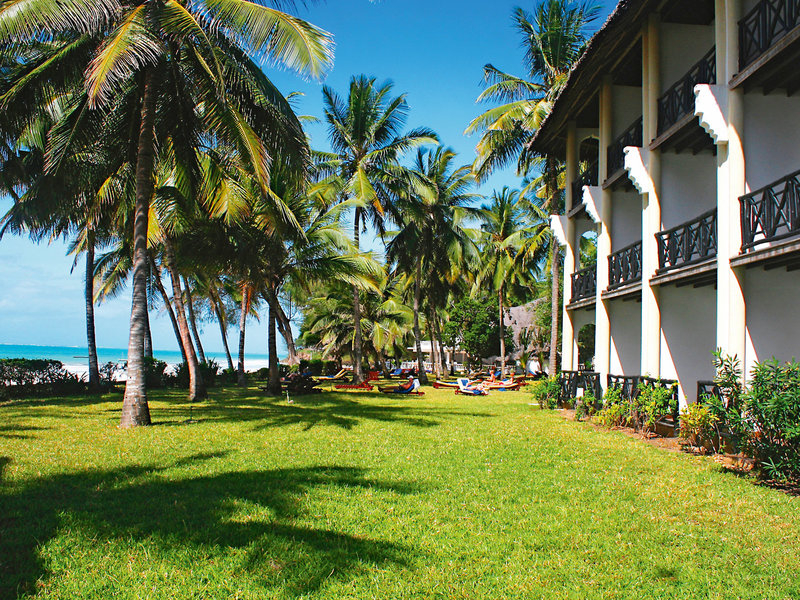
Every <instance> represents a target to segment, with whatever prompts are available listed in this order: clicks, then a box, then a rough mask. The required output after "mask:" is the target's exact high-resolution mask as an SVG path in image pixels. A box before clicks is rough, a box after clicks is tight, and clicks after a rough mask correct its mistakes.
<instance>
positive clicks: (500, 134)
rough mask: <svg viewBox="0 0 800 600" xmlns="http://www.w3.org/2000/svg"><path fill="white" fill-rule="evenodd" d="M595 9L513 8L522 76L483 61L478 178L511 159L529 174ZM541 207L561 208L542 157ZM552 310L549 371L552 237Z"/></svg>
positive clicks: (587, 5)
mask: <svg viewBox="0 0 800 600" xmlns="http://www.w3.org/2000/svg"><path fill="white" fill-rule="evenodd" d="M598 13H599V7H598V6H597V5H596V4H595V3H593V2H576V1H574V0H539V2H538V4H537V5H536V7H535V9H534V11H533V13H528V12H526V11H524V10H523V9H521V8H516V9H514V12H513V13H512V19H513V22H514V27H515V29H516V30H517V32H518V34H519V35H520V37H521V38H522V43H523V47H524V49H525V56H524V67H525V70H526V73H525V76H524V77H517V76H514V75H511V74H509V73H506V72H503V71H501V70H500V69H498V68H496V67H494V66H493V65H491V64H487V65H486V66H485V67H484V80H485V82H486V84H487V88H486V89H485V90H484V92H483V93H482V94H481V95H480V96H479V97H478V101H480V102H487V101H488V102H493V103H499V105H497V106H494V107H493V108H490V109H489V110H487V111H486V112H484V113H483V114H481V115H480V116H478V117H477V118H476V119H474V120H473V121H472V123H470V125H469V127H468V128H467V130H466V133H468V134H471V133H475V132H480V133H481V139H480V141H479V142H478V145H477V148H476V151H477V155H478V156H477V158H476V160H475V164H474V170H475V173H476V175H477V176H478V179H479V180H481V181H483V180H485V178H486V177H487V176H488V175H489V174H490V173H492V172H493V171H495V170H496V169H499V168H502V167H504V166H506V165H508V164H509V163H511V162H513V161H516V168H517V174H518V175H520V176H526V175H528V174H529V173H530V172H531V170H532V169H533V168H534V167H535V162H536V157H535V156H534V153H533V152H532V151H531V148H530V141H531V139H532V138H533V136H534V134H535V133H536V131H537V130H538V129H539V127H540V126H541V124H542V122H543V121H544V119H545V118H546V117H547V115H548V114H549V113H550V110H551V107H552V104H553V101H554V100H555V98H556V96H557V95H558V93H559V92H560V90H561V89H562V88H563V86H564V84H565V83H566V80H567V77H568V76H569V71H570V69H571V68H572V65H573V64H575V62H576V61H577V60H578V58H579V57H580V56H581V54H582V53H583V51H584V49H585V47H586V41H587V26H588V25H589V24H591V23H592V22H593V21H594V19H595V18H596V17H597V15H598ZM545 162H546V164H545V165H544V168H543V171H544V175H545V178H546V186H545V187H546V200H547V202H546V207H545V208H546V210H547V212H548V213H549V214H556V213H557V212H558V211H559V210H560V206H559V202H558V194H557V189H558V188H557V185H556V180H557V171H558V163H557V161H556V160H555V159H553V158H549V157H548V158H546V161H545ZM550 251H551V254H552V258H551V275H552V281H553V283H552V288H551V312H552V322H553V327H552V331H551V340H550V361H549V363H550V373H554V372H555V369H556V362H557V348H556V346H557V344H556V339H557V337H558V313H559V300H558V292H559V290H558V281H559V277H558V268H559V248H558V244H557V242H556V241H555V240H554V239H553V240H552V242H551V250H550Z"/></svg>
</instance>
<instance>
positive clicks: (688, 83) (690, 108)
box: [658, 48, 717, 135]
mask: <svg viewBox="0 0 800 600" xmlns="http://www.w3.org/2000/svg"><path fill="white" fill-rule="evenodd" d="M716 82H717V59H716V48H711V50H709V51H708V53H707V54H706V55H705V56H704V57H703V58H702V59H700V60H699V61H698V62H697V63H696V64H695V65H694V66H693V67H692V68H691V69H689V72H688V73H687V74H686V75H684V77H683V78H682V79H681V80H680V81H678V82H677V83H675V85H673V86H672V87H671V88H669V90H667V92H666V93H665V94H664V95H663V96H661V98H659V99H658V134H659V135H661V134H662V133H664V132H665V131H666V130H667V129H669V128H670V127H672V126H673V125H675V123H677V122H678V121H680V120H681V118H683V117H685V116H686V115H688V114H691V113H693V112H694V86H696V85H697V84H699V83H712V84H713V83H716Z"/></svg>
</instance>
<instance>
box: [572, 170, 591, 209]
mask: <svg viewBox="0 0 800 600" xmlns="http://www.w3.org/2000/svg"><path fill="white" fill-rule="evenodd" d="M585 185H590V186H591V185H597V161H596V160H595V161H594V162H591V163H589V164H588V165H587V166H586V169H585V170H584V171H583V173H581V174H580V176H579V177H578V178H577V179H576V180H575V181H573V182H572V208H575V207H576V206H578V205H579V204H580V203H581V201H582V199H583V186H585Z"/></svg>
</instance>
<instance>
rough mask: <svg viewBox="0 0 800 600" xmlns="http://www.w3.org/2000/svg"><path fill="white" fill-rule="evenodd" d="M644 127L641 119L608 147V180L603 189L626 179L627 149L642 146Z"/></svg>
mask: <svg viewBox="0 0 800 600" xmlns="http://www.w3.org/2000/svg"><path fill="white" fill-rule="evenodd" d="M642 127H643V126H642V117H639V118H638V119H637V120H636V121H634V122H633V123H632V124H631V126H630V127H628V128H627V129H626V130H625V131H624V132H623V133H622V135H620V136H619V137H618V138H617V139H615V140H614V141H613V142H612V143H611V145H610V146H609V147H608V173H607V177H608V179H607V180H606V182H604V183H603V187H610V186H613V185H614V184H615V183H616V182H617V181H619V180H620V179H621V178H622V177H624V175H625V172H624V171H625V148H626V147H627V146H637V147H641V146H642V143H643V140H642V137H643V134H642Z"/></svg>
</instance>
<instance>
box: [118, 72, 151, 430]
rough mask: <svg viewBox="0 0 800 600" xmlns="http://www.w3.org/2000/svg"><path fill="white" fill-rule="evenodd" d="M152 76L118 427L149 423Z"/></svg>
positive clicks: (142, 129)
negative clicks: (147, 330)
mask: <svg viewBox="0 0 800 600" xmlns="http://www.w3.org/2000/svg"><path fill="white" fill-rule="evenodd" d="M157 93H158V92H157V90H156V76H155V70H154V69H153V67H150V68H148V69H147V70H146V73H145V77H144V93H143V94H142V111H141V121H140V124H139V143H138V148H137V154H136V201H135V210H134V215H135V216H134V224H133V293H132V299H131V326H130V336H129V337H128V364H127V381H126V383H125V396H124V398H123V401H122V417H121V418H120V427H136V426H139V425H150V407H149V405H148V404H147V383H146V379H145V371H144V328H145V322H146V317H147V314H146V313H147V229H148V215H149V209H150V198H151V197H152V195H153V165H154V159H155V117H156V115H155V109H156V96H157Z"/></svg>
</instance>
